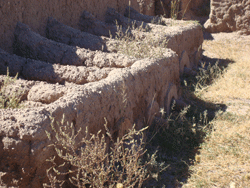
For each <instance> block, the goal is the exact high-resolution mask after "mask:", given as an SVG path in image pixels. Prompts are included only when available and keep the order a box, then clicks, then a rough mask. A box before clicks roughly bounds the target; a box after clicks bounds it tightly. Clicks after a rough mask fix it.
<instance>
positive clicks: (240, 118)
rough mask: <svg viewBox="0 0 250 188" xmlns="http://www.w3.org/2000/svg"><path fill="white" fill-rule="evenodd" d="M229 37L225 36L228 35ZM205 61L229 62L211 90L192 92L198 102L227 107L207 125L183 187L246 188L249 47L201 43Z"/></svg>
mask: <svg viewBox="0 0 250 188" xmlns="http://www.w3.org/2000/svg"><path fill="white" fill-rule="evenodd" d="M225 35H226V34H225ZM228 35H229V34H228ZM203 48H204V49H205V52H204V54H205V55H206V56H207V57H212V58H216V59H230V60H232V61H233V62H234V63H232V64H228V67H227V69H226V71H225V72H224V73H223V74H222V76H221V77H220V78H218V79H217V80H216V81H215V82H214V83H213V84H212V85H211V86H208V87H206V88H203V89H201V90H199V91H196V95H197V96H199V97H200V98H201V99H202V100H204V101H208V102H213V103H217V104H218V103H224V104H226V105H227V109H226V110H225V112H219V113H217V116H216V118H215V119H214V120H213V121H212V122H211V127H212V131H211V132H210V133H209V134H208V135H207V137H206V139H205V141H204V143H203V144H201V146H200V150H199V154H197V155H196V157H195V162H194V165H193V166H190V170H191V177H190V178H189V179H188V182H187V183H186V184H185V185H184V186H183V187H188V188H189V187H230V188H231V187H246V188H247V187H249V185H250V103H249V99H250V79H249V78H250V71H249V70H250V60H249V57H248V56H249V54H250V45H249V43H248V42H246V41H245V40H235V41H234V40H232V39H231V40H229V39H225V38H221V40H219V39H216V40H212V41H205V42H204V46H203Z"/></svg>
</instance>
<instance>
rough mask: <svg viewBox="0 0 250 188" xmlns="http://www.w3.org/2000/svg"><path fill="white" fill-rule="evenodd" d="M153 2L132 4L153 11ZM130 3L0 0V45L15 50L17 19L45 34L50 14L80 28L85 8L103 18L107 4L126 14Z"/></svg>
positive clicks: (117, 0) (123, 0)
mask: <svg viewBox="0 0 250 188" xmlns="http://www.w3.org/2000/svg"><path fill="white" fill-rule="evenodd" d="M151 2H152V0H144V1H135V0H132V1H131V6H132V7H133V8H135V9H136V10H137V11H140V10H141V11H142V13H146V14H149V15H154V3H151ZM128 5H129V1H128V0H105V1H102V0H53V1H51V0H40V1H36V0H21V1H20V0H8V1H5V0H1V1H0V19H1V21H0V48H2V49H4V50H6V51H8V52H10V53H12V43H13V40H14V35H13V33H14V29H15V26H16V23H17V22H18V21H20V22H22V23H24V24H27V25H29V26H30V27H31V29H32V30H33V31H35V32H37V33H39V34H40V35H42V36H45V28H46V23H47V19H48V17H49V16H51V17H54V18H55V19H57V20H58V21H60V22H62V23H63V24H66V25H69V26H71V27H74V28H78V21H79V18H80V16H81V14H82V12H83V11H84V10H87V11H89V12H91V13H92V14H93V15H95V16H96V17H97V18H98V19H100V20H103V19H104V17H105V12H106V10H107V8H108V7H111V8H114V9H116V10H117V11H118V12H120V13H122V14H123V12H124V11H125V8H126V7H127V6H128ZM149 5H150V6H149Z"/></svg>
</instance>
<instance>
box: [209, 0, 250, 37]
mask: <svg viewBox="0 0 250 188" xmlns="http://www.w3.org/2000/svg"><path fill="white" fill-rule="evenodd" d="M204 27H205V28H206V30H207V31H208V32H211V33H218V32H233V31H238V32H239V33H240V34H246V35H249V34H250V0H211V11H210V15H209V19H208V20H207V22H206V23H205V25H204Z"/></svg>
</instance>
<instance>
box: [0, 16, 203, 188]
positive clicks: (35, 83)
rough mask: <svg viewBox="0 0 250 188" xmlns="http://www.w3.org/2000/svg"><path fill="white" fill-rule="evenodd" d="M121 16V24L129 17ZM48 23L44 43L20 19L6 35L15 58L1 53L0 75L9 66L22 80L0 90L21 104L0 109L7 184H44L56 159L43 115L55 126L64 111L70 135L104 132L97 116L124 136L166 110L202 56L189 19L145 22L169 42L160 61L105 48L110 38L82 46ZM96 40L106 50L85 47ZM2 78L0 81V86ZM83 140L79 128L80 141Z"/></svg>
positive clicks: (0, 153)
mask: <svg viewBox="0 0 250 188" xmlns="http://www.w3.org/2000/svg"><path fill="white" fill-rule="evenodd" d="M137 15H138V14H137ZM120 17H121V18H122V19H121V20H123V22H124V23H123V22H121V24H125V22H126V20H127V19H128V18H125V17H123V16H121V15H120ZM92 18H93V17H92ZM124 20H125V21H124ZM48 21H49V22H48V24H47V29H46V31H47V35H46V36H47V37H48V38H50V39H48V38H45V37H43V36H41V35H39V34H38V33H36V32H34V30H32V29H30V28H29V26H28V25H25V24H23V23H20V22H19V23H18V24H17V25H16V28H15V31H13V35H14V36H15V42H14V46H13V48H14V52H15V53H16V54H10V53H8V52H6V51H4V50H0V70H1V74H6V71H5V70H6V69H7V67H9V68H10V74H11V75H15V74H16V73H17V72H18V73H19V75H20V77H21V79H19V80H17V81H16V83H15V84H14V85H11V86H10V87H9V88H7V89H6V91H7V95H8V94H11V93H13V92H15V91H18V89H22V90H23V92H22V93H21V94H20V95H21V98H22V101H23V105H24V106H25V107H24V108H22V109H1V110H0V161H1V163H0V172H4V173H6V174H4V175H3V176H2V177H1V180H2V182H3V183H5V184H6V185H7V186H16V187H32V188H33V187H35V188H36V187H42V183H44V182H46V181H47V179H46V174H45V173H46V171H45V170H46V169H47V168H48V167H50V166H49V165H50V164H48V163H47V162H46V159H48V158H49V157H51V156H53V155H55V153H54V151H53V150H52V148H51V147H48V145H49V144H50V142H49V140H48V138H47V136H46V134H45V131H48V132H52V130H51V126H50V123H51V119H50V116H52V117H55V120H56V121H60V120H61V119H62V117H63V114H65V121H69V122H72V123H73V125H74V129H75V130H76V131H78V130H79V129H80V128H81V129H82V130H85V128H86V127H88V128H89V132H91V133H96V132H97V131H98V130H104V126H103V125H104V123H105V121H104V118H106V119H107V122H108V127H109V129H110V130H111V132H112V133H113V134H114V135H118V136H121V135H124V133H125V131H126V130H128V129H129V128H130V127H131V126H132V124H133V123H135V124H136V128H138V129H139V128H142V127H144V126H145V125H146V124H150V123H151V122H152V120H153V118H154V117H155V116H157V115H159V110H160V108H163V109H164V110H165V111H166V113H169V112H170V105H171V102H172V100H173V99H178V98H179V97H180V92H179V90H178V86H179V83H180V74H182V73H183V71H184V69H185V68H189V69H191V68H192V67H194V66H196V65H197V63H198V61H199V58H200V57H201V51H202V50H201V46H202V42H203V33H202V29H201V27H200V26H199V25H197V24H195V23H193V22H184V21H173V20H170V19H166V20H164V23H165V24H164V26H163V25H158V24H148V27H149V28H150V32H152V33H153V34H154V35H155V38H156V39H157V40H158V41H157V42H161V41H166V40H164V39H168V40H167V41H168V42H167V43H166V45H167V46H166V47H168V48H162V50H163V51H164V53H163V56H162V57H161V58H157V59H156V58H151V59H149V58H145V59H137V58H134V57H127V56H126V55H123V54H118V53H115V52H114V51H112V52H111V51H109V45H110V43H109V42H110V41H111V43H112V42H117V41H116V40H114V39H107V38H105V37H103V36H96V35H93V34H92V35H90V34H88V37H89V40H88V41H87V42H89V44H86V40H84V37H85V36H86V33H84V32H82V31H80V30H76V29H74V28H72V27H69V26H66V25H63V24H62V23H59V22H57V21H56V20H54V19H52V18H51V19H48ZM95 21H96V22H95V23H98V24H100V25H101V26H103V27H104V28H106V27H113V28H114V25H112V24H111V23H105V22H101V21H100V20H99V21H97V20H95ZM138 22H139V21H138ZM159 31H160V32H159ZM133 32H134V31H133V30H131V33H133ZM69 34H70V35H69ZM141 34H142V37H147V36H148V35H147V32H142V33H141ZM81 37H82V38H81ZM69 39H70V40H72V41H74V43H73V42H72V43H71V42H68V41H69ZM91 40H93V41H97V43H92V42H91ZM99 42H100V43H101V44H102V45H104V46H105V45H106V51H100V49H99V48H100V45H92V44H98V43H99ZM81 43H84V44H81ZM155 44H157V43H155ZM155 44H152V45H153V46H154V45H155ZM70 45H72V46H70ZM75 45H77V46H81V45H82V47H88V46H91V48H92V49H93V50H95V48H96V50H98V49H99V51H91V50H87V49H84V48H81V47H76V46H75ZM156 47H157V46H154V47H152V49H153V48H156ZM71 57H74V58H73V59H72V61H70V60H69V59H70V58H71ZM121 59H122V60H121ZM73 60H74V61H73ZM104 60H105V61H104ZM45 61H46V62H45ZM73 62H76V63H73ZM5 78H6V76H5V75H1V76H0V84H1V83H2V82H3V80H4V79H5ZM83 136H84V131H82V132H80V133H79V139H80V138H81V137H83ZM78 141H79V140H78Z"/></svg>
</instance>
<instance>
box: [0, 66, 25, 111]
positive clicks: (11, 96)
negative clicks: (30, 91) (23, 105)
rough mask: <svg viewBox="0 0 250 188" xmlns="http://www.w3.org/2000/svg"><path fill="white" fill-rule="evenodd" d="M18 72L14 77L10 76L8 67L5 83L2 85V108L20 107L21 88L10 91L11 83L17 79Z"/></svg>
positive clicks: (0, 87)
mask: <svg viewBox="0 0 250 188" xmlns="http://www.w3.org/2000/svg"><path fill="white" fill-rule="evenodd" d="M17 77H18V74H16V76H15V77H14V78H12V77H10V76H9V70H8V69H7V76H6V78H5V79H4V81H3V83H2V84H1V85H0V108H19V107H20V101H21V98H20V95H21V93H22V91H21V90H18V91H17V92H13V93H10V91H11V89H10V88H11V85H12V84H14V83H15V82H16V80H17Z"/></svg>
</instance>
